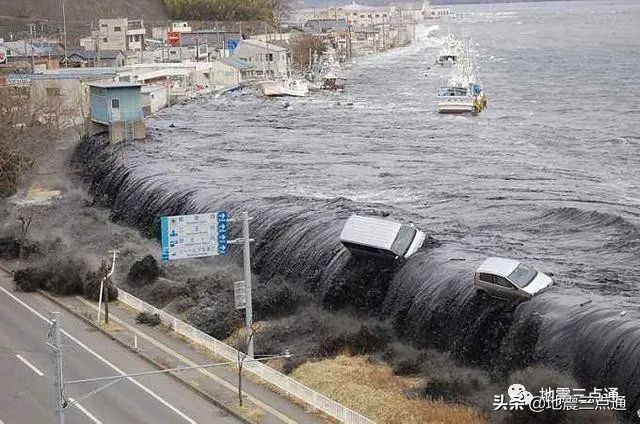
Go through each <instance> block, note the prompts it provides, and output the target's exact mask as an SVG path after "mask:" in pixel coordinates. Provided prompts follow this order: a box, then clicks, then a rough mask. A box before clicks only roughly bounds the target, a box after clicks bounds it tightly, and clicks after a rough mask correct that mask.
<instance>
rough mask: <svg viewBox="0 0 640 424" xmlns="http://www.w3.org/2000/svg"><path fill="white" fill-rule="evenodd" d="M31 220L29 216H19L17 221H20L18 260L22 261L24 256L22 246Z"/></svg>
mask: <svg viewBox="0 0 640 424" xmlns="http://www.w3.org/2000/svg"><path fill="white" fill-rule="evenodd" d="M31 220H32V217H31V216H23V215H20V216H19V217H18V221H20V246H18V259H20V260H22V256H23V254H24V246H25V244H26V242H27V233H28V232H29V227H30V226H31Z"/></svg>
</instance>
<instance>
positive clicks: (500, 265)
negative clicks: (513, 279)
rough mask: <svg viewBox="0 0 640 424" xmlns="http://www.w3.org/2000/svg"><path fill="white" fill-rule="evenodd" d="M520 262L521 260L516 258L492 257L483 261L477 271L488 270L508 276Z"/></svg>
mask: <svg viewBox="0 0 640 424" xmlns="http://www.w3.org/2000/svg"><path fill="white" fill-rule="evenodd" d="M519 264H520V262H518V261H516V260H514V259H507V258H496V257H490V258H487V259H485V260H484V262H482V265H480V266H479V267H478V271H477V272H488V273H491V274H498V275H501V276H503V277H508V276H509V274H511V273H512V272H513V270H514V269H516V267H517V266H518V265H519Z"/></svg>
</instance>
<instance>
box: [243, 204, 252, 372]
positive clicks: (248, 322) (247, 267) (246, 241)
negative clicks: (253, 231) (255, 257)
mask: <svg viewBox="0 0 640 424" xmlns="http://www.w3.org/2000/svg"><path fill="white" fill-rule="evenodd" d="M242 238H243V255H244V257H243V260H242V265H243V269H244V284H245V291H246V293H247V304H246V306H245V310H244V312H245V327H246V331H247V356H249V358H252V359H253V330H252V325H253V305H252V303H251V239H250V238H249V213H248V212H242Z"/></svg>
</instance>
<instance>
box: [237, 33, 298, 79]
mask: <svg viewBox="0 0 640 424" xmlns="http://www.w3.org/2000/svg"><path fill="white" fill-rule="evenodd" d="M231 57H232V58H238V59H241V60H243V61H245V62H247V63H249V64H251V65H253V66H254V68H255V74H256V76H261V77H265V78H273V77H281V76H284V75H287V73H288V70H289V66H288V65H289V51H288V50H287V49H286V48H284V47H280V46H277V45H275V44H270V43H264V42H262V41H259V40H251V39H250V40H240V43H239V44H238V46H237V47H236V48H235V50H234V51H233V54H232V56H231Z"/></svg>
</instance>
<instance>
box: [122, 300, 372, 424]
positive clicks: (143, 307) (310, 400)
mask: <svg viewBox="0 0 640 424" xmlns="http://www.w3.org/2000/svg"><path fill="white" fill-rule="evenodd" d="M118 300H119V301H121V302H122V303H124V304H125V305H128V306H130V307H131V308H133V309H135V310H136V311H138V312H148V313H152V314H158V316H159V317H160V321H161V322H162V323H163V324H165V325H166V326H168V327H170V328H171V329H172V330H173V331H175V332H176V333H178V334H180V335H181V336H183V337H186V338H187V339H189V340H191V341H193V342H195V343H198V344H200V345H201V346H204V347H205V348H207V349H209V350H210V351H211V352H213V353H214V354H216V355H219V356H221V357H223V358H225V359H227V360H229V361H237V360H238V351H237V350H236V349H234V348H233V347H231V346H229V345H228V344H226V343H224V342H221V341H220V340H218V339H215V338H213V337H211V336H210V335H208V334H206V333H204V332H202V331H200V330H198V329H197V328H195V327H192V326H190V325H189V324H187V323H185V322H183V321H181V320H179V319H177V318H176V317H174V316H172V315H170V314H168V313H166V312H165V311H163V310H161V309H158V308H156V307H155V306H153V305H150V304H148V303H147V302H145V301H143V300H140V299H138V298H137V297H135V296H133V295H131V294H129V293H127V292H126V291H124V290H122V289H118ZM244 369H245V370H247V371H248V372H250V373H252V374H254V375H256V376H258V377H260V378H262V379H263V380H264V381H266V382H268V383H269V384H272V385H274V386H276V387H277V388H279V389H280V390H282V391H284V392H285V393H287V394H289V395H291V396H294V397H296V398H297V399H300V400H301V401H303V402H304V403H306V404H307V405H309V406H311V407H313V408H314V409H317V410H319V411H322V412H324V413H325V414H327V415H329V416H331V417H333V418H335V419H337V420H338V421H340V422H343V423H346V424H375V421H373V420H370V419H369V418H367V417H365V416H364V415H362V414H359V413H357V412H355V411H353V410H351V409H349V408H347V407H346V406H344V405H342V404H340V403H338V402H336V401H335V400H333V399H330V398H328V397H327V396H325V395H323V394H322V393H319V392H316V391H315V390H313V389H311V388H309V387H307V386H305V385H304V384H302V383H300V382H298V381H296V380H294V379H293V378H291V377H289V376H287V375H285V374H282V373H281V372H279V371H277V370H275V369H273V368H271V367H270V366H268V365H266V364H263V363H261V362H247V363H246V364H245V365H244Z"/></svg>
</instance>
